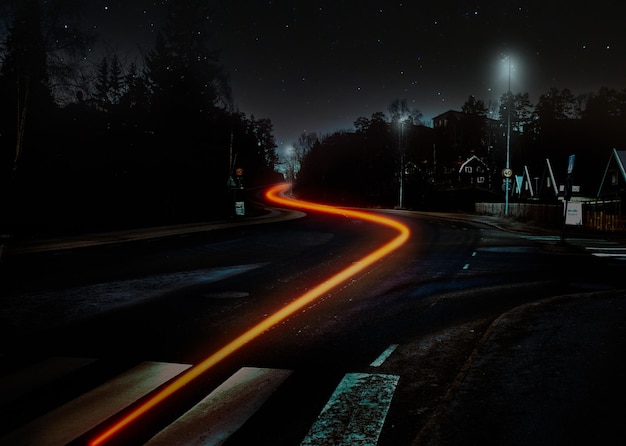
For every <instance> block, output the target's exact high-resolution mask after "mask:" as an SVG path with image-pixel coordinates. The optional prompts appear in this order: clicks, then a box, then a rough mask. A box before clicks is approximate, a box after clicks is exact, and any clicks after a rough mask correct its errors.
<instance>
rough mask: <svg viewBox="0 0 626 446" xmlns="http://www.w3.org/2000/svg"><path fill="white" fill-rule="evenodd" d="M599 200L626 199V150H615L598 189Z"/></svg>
mask: <svg viewBox="0 0 626 446" xmlns="http://www.w3.org/2000/svg"><path fill="white" fill-rule="evenodd" d="M597 197H598V198H616V199H621V200H622V201H623V200H624V198H626V150H616V149H613V151H612V152H611V156H610V157H609V162H608V163H607V165H606V169H605V171H604V176H603V177H602V181H601V182H600V188H599V189H598V195H597Z"/></svg>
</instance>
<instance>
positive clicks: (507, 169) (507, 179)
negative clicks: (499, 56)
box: [504, 56, 511, 216]
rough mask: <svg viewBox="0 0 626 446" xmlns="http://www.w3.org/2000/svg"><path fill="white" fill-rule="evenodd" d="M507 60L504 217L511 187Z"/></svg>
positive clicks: (509, 99)
mask: <svg viewBox="0 0 626 446" xmlns="http://www.w3.org/2000/svg"><path fill="white" fill-rule="evenodd" d="M507 60H508V62H509V86H508V92H507V97H506V100H507V105H506V111H507V113H506V114H507V120H506V121H507V122H506V164H505V166H504V168H505V172H507V175H506V176H505V178H504V184H505V198H504V215H505V216H508V215H509V192H510V189H509V188H510V185H511V177H510V172H511V57H510V56H507Z"/></svg>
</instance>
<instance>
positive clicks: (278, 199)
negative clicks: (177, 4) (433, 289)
mask: <svg viewBox="0 0 626 446" xmlns="http://www.w3.org/2000/svg"><path fill="white" fill-rule="evenodd" d="M287 189H289V185H288V184H280V185H278V186H274V187H272V188H270V189H268V191H267V192H266V193H265V197H266V198H267V200H269V201H271V202H274V203H276V204H280V205H284V206H288V207H292V208H297V209H303V210H309V211H315V212H322V213H327V214H334V215H342V216H347V217H353V218H357V219H359V220H364V221H369V222H372V223H376V224H379V225H382V226H387V227H390V228H392V229H395V230H397V231H398V235H397V236H396V237H394V238H393V239H392V240H391V241H389V242H387V243H386V244H384V245H383V246H381V247H379V248H378V249H376V250H375V251H372V252H371V253H369V254H368V255H366V256H365V257H363V258H362V259H360V260H359V261H358V262H355V263H353V264H352V265H351V266H349V267H347V268H345V269H344V270H342V271H340V272H339V273H337V274H335V275H334V276H332V277H330V278H329V279H327V280H325V281H324V282H322V283H320V284H319V285H317V286H316V287H314V288H312V289H310V290H309V291H307V292H306V293H304V294H302V295H301V296H300V297H298V298H296V299H295V300H294V301H292V302H291V303H289V304H287V305H286V306H284V307H283V308H281V309H280V310H278V311H277V312H276V313H274V314H272V315H270V316H269V317H268V318H266V319H264V320H263V321H261V322H259V323H258V324H257V325H255V326H254V327H252V328H250V329H249V330H248V331H246V332H244V333H243V334H242V335H240V336H239V337H237V338H236V339H234V340H233V341H231V342H230V343H228V344H226V345H225V346H224V347H222V348H221V349H220V350H218V351H217V352H215V353H213V354H212V355H211V356H209V357H208V358H206V359H205V360H204V361H202V362H201V363H199V364H197V365H196V366H194V367H192V368H190V369H189V370H188V371H186V372H185V373H183V374H182V375H180V376H179V377H178V378H176V379H175V380H174V381H172V382H171V383H170V384H169V385H167V386H166V387H164V388H163V389H161V390H160V391H159V392H158V393H156V394H155V395H154V396H153V397H152V398H150V399H149V400H147V401H145V402H144V403H143V404H141V405H140V406H138V407H137V408H135V409H134V410H133V411H132V412H130V413H129V414H127V415H126V416H125V417H124V418H122V419H121V420H119V421H118V422H117V423H115V424H114V425H112V426H111V427H109V428H108V429H107V430H105V431H104V432H102V433H101V434H99V435H98V436H97V437H96V438H94V439H93V440H91V441H90V442H89V446H98V445H101V444H104V443H105V442H107V441H108V440H110V439H111V438H112V437H114V436H115V435H116V434H117V433H119V432H120V431H121V430H122V429H124V428H126V427H127V426H129V425H130V424H131V423H132V422H133V421H135V420H137V419H138V418H140V417H141V416H143V415H144V414H146V413H147V412H148V411H150V410H151V409H152V408H154V407H155V406H157V405H158V404H160V403H161V402H163V401H164V400H165V399H167V398H168V397H169V396H171V395H172V394H174V393H175V392H177V391H178V390H180V389H181V388H183V387H184V386H186V385H187V384H189V383H190V382H191V381H193V380H194V379H196V378H198V377H199V376H200V375H202V374H203V373H205V372H206V371H207V370H209V369H210V368H211V367H213V366H214V365H216V364H217V363H218V362H220V361H221V360H223V359H225V358H226V357H228V356H229V355H231V354H232V353H234V352H235V351H237V350H238V349H240V348H241V347H243V346H244V345H246V344H247V343H249V342H250V341H252V340H253V339H255V338H257V337H258V336H260V335H262V334H263V333H264V332H266V331H267V330H269V329H271V328H272V327H274V326H275V325H277V324H279V323H280V322H282V321H284V320H285V319H287V318H288V317H289V316H291V315H293V314H294V313H296V312H297V311H298V310H300V309H302V308H303V307H305V306H307V305H309V304H310V303H312V302H313V301H315V300H316V299H318V298H319V297H320V296H322V295H324V294H326V293H327V292H328V291H330V290H331V289H333V288H335V287H336V286H337V285H339V284H341V283H343V282H345V281H346V280H348V279H349V278H350V277H352V276H354V275H355V274H357V273H359V272H361V271H363V270H364V269H366V268H368V267H369V266H371V265H372V264H373V263H375V262H376V261H378V260H380V259H381V258H383V257H385V256H386V255H388V254H390V253H391V252H393V251H394V250H396V249H397V248H399V247H400V246H402V245H403V244H404V243H405V242H406V241H407V240H408V238H409V236H410V231H409V228H407V227H406V226H405V225H403V224H402V223H400V222H398V221H396V220H393V219H391V218H387V217H383V216H380V215H375V214H370V213H368V212H362V211H356V210H350V209H342V208H336V207H334V206H328V205H323V204H317V203H311V202H306V201H300V200H296V199H293V198H288V197H286V196H285V195H284V194H285V192H286V191H287Z"/></svg>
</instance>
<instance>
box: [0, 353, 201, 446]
mask: <svg viewBox="0 0 626 446" xmlns="http://www.w3.org/2000/svg"><path fill="white" fill-rule="evenodd" d="M189 367H190V365H187V364H172V363H160V362H144V363H142V364H140V365H138V366H136V367H134V368H133V369H131V370H129V371H127V372H126V373H123V374H121V375H119V376H118V377H116V378H114V379H112V380H110V381H108V382H107V383H105V384H103V385H101V386H99V387H97V388H96V389H93V390H91V391H89V392H87V393H85V394H83V395H81V396H80V397H78V398H76V399H74V400H72V401H70V402H68V403H67V404H65V405H63V406H61V407H58V408H57V409H55V410H53V411H51V412H49V413H47V414H45V415H43V416H41V417H40V418H37V419H36V420H34V421H32V422H30V423H28V424H26V425H24V426H22V427H21V428H19V429H17V430H15V431H13V432H12V433H10V434H8V435H6V436H4V437H2V438H0V445H7V446H9V445H11V446H19V445H37V446H57V445H59V446H60V445H66V444H67V443H69V442H71V441H72V440H74V439H76V438H77V437H79V436H81V435H83V434H84V433H85V432H87V431H89V430H90V429H92V428H94V427H95V426H97V425H98V424H100V423H101V422H103V421H105V420H106V419H108V418H109V417H111V416H113V415H115V414H116V413H117V412H119V411H120V410H122V409H124V408H126V407H128V406H129V405H130V404H132V403H134V402H135V401H137V400H138V399H140V398H141V397H143V396H145V395H146V394H148V393H150V392H151V391H153V390H154V389H156V388H157V387H159V386H160V385H162V384H163V383H165V382H167V381H169V380H170V379H172V378H173V377H175V376H176V375H178V374H180V373H181V372H183V371H184V370H186V369H188V368H189Z"/></svg>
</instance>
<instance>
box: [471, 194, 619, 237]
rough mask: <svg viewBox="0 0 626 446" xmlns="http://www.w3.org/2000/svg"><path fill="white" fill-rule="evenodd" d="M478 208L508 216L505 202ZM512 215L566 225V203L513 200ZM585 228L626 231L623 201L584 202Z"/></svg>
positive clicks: (477, 210) (542, 222) (490, 213)
mask: <svg viewBox="0 0 626 446" xmlns="http://www.w3.org/2000/svg"><path fill="white" fill-rule="evenodd" d="M475 212H476V213H477V214H483V215H495V216H498V217H504V216H505V204H504V203H476V205H475ZM509 218H513V219H515V220H520V221H529V222H530V221H532V222H533V223H536V224H540V225H545V226H549V227H560V226H561V225H563V222H564V216H563V204H532V203H509ZM582 222H583V227H584V228H585V229H589V230H592V231H599V232H626V215H624V213H623V206H622V203H621V202H620V201H615V200H612V201H586V202H583V206H582Z"/></svg>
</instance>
